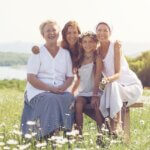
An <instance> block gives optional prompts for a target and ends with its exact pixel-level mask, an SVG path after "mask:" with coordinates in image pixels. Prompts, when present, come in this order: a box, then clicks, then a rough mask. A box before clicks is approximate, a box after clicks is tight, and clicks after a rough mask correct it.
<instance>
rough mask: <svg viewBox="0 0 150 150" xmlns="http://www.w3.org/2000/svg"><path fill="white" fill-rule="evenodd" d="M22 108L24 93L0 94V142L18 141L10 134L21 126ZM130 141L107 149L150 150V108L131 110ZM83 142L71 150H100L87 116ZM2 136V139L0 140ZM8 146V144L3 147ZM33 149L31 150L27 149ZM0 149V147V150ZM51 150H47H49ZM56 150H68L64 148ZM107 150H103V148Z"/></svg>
mask: <svg viewBox="0 0 150 150" xmlns="http://www.w3.org/2000/svg"><path fill="white" fill-rule="evenodd" d="M149 94H150V90H148V89H147V90H145V91H144V95H145V96H149ZM22 107H23V92H22V91H18V90H15V89H1V90H0V142H4V143H5V144H6V141H8V140H9V139H17V138H16V136H15V135H13V134H12V130H14V129H15V128H18V127H16V126H20V117H21V113H22ZM130 129H131V141H130V143H128V144H125V143H123V142H121V140H120V139H116V140H113V142H115V144H112V145H111V146H109V148H108V149H110V150H150V105H148V104H147V105H145V106H144V107H143V108H132V109H131V127H130ZM84 134H85V135H84V140H83V141H78V142H77V141H76V142H75V143H74V144H72V149H73V148H75V147H79V148H80V149H86V150H90V149H94V150H95V149H102V148H100V147H97V145H96V143H95V141H96V135H97V128H96V124H95V122H94V121H92V120H91V119H89V118H88V117H87V116H85V117H84ZM1 136H4V138H2V137H1ZM6 145H7V144H6ZM33 147H34V146H32V147H30V149H35V148H33ZM1 149H2V148H1V147H0V150H1ZM49 149H50V148H49ZM57 149H58V150H59V149H60V150H62V149H68V148H67V146H66V145H64V146H63V147H61V148H57ZM104 149H106V148H104Z"/></svg>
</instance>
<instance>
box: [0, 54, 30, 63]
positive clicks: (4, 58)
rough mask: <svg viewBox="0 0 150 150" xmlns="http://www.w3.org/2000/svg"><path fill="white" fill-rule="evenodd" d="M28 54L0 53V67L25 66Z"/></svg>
mask: <svg viewBox="0 0 150 150" xmlns="http://www.w3.org/2000/svg"><path fill="white" fill-rule="evenodd" d="M28 58H29V54H24V53H12V52H0V66H16V65H26V64H27V60H28Z"/></svg>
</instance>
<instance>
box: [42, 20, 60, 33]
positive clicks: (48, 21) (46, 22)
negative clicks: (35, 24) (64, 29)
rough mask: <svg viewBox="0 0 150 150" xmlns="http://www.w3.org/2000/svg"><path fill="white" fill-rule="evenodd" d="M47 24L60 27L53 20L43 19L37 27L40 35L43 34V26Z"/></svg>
mask: <svg viewBox="0 0 150 150" xmlns="http://www.w3.org/2000/svg"><path fill="white" fill-rule="evenodd" d="M47 24H53V25H56V26H57V27H58V29H60V27H59V25H58V24H57V22H56V21H55V20H47V21H44V22H43V23H41V25H40V27H39V29H40V33H41V35H43V31H44V27H45V26H46V25H47Z"/></svg>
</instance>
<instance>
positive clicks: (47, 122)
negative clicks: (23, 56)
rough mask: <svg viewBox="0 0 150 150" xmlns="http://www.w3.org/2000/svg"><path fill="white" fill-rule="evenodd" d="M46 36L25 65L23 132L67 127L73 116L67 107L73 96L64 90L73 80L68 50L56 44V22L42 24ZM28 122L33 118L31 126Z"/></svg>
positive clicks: (40, 134) (46, 130)
mask: <svg viewBox="0 0 150 150" xmlns="http://www.w3.org/2000/svg"><path fill="white" fill-rule="evenodd" d="M40 32H41V34H42V36H43V38H44V39H45V44H44V45H43V46H41V48H40V53H38V54H36V55H35V54H33V55H32V56H31V57H30V59H29V61H28V65H27V81H28V82H27V87H26V92H25V104H24V110H23V114H22V124H21V125H22V126H21V128H22V132H23V134H26V133H29V132H30V130H29V129H31V130H32V131H34V132H35V131H36V132H37V133H38V137H43V136H46V135H49V134H52V133H53V132H55V131H57V130H58V129H59V128H60V127H62V128H64V129H66V130H70V129H71V127H72V123H73V122H72V121H73V120H72V117H71V115H72V114H71V112H70V109H69V106H70V104H71V103H72V102H73V100H74V97H73V95H72V94H71V93H69V92H67V91H66V90H67V88H68V87H69V86H70V85H71V83H72V81H73V74H72V61H71V58H70V55H69V52H68V51H67V50H65V49H63V48H61V47H59V46H58V44H57V40H58V37H59V27H58V25H57V23H56V22H55V21H46V22H44V23H42V24H41V26H40ZM29 121H34V122H35V125H34V126H31V124H30V122H29Z"/></svg>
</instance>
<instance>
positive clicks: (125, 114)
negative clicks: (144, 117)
mask: <svg viewBox="0 0 150 150" xmlns="http://www.w3.org/2000/svg"><path fill="white" fill-rule="evenodd" d="M139 107H143V103H142V102H137V103H135V104H133V105H131V106H130V107H123V108H122V117H121V118H122V123H123V126H122V127H123V130H124V134H125V140H126V141H129V140H130V109H131V108H139Z"/></svg>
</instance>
